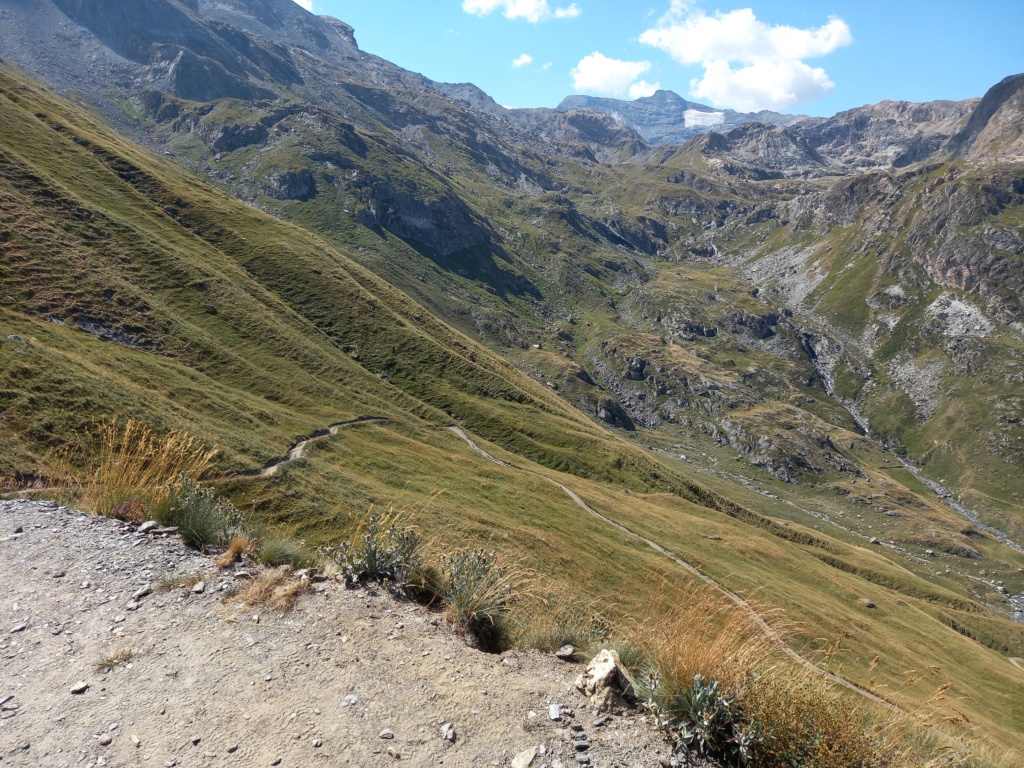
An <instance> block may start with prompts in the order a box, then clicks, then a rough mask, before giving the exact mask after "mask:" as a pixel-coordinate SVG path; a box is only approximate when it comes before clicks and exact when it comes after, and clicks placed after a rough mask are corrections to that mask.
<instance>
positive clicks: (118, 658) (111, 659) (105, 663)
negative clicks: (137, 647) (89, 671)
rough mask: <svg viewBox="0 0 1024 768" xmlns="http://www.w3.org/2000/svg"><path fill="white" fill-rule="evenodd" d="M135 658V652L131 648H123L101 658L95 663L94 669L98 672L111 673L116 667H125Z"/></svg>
mask: <svg viewBox="0 0 1024 768" xmlns="http://www.w3.org/2000/svg"><path fill="white" fill-rule="evenodd" d="M133 658H135V651H134V650H132V649H131V648H122V649H121V650H119V651H113V652H112V653H109V654H107V655H106V656H100V658H98V659H97V660H96V661H95V662H93V665H92V666H93V669H95V670H96V671H97V672H109V671H110V670H112V669H115V668H116V667H120V666H123V665H124V664H127V663H128V662H129V661H131V660H132V659H133Z"/></svg>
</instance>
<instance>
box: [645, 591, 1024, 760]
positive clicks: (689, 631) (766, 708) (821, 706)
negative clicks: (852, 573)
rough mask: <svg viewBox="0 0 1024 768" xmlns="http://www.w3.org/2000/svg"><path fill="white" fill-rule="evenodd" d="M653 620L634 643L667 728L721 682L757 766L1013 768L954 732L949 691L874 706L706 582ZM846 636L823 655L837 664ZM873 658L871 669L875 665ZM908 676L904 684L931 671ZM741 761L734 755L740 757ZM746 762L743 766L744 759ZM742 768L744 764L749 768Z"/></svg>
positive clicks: (779, 630)
mask: <svg viewBox="0 0 1024 768" xmlns="http://www.w3.org/2000/svg"><path fill="white" fill-rule="evenodd" d="M653 604H654V605H655V606H656V608H655V610H654V611H653V612H652V614H651V615H652V618H650V619H648V620H646V621H644V622H642V623H640V624H639V625H638V626H637V627H635V628H634V629H633V631H632V632H631V633H630V635H629V641H630V643H631V644H632V647H633V648H634V649H639V650H638V651H637V653H636V654H635V655H636V657H637V658H638V659H639V660H640V663H639V665H638V666H639V669H638V670H636V671H637V672H639V673H640V675H639V676H640V678H641V679H640V681H639V682H640V687H641V690H642V691H643V692H644V693H645V694H646V695H647V696H649V697H650V699H651V701H652V703H653V704H654V705H655V706H656V708H657V711H658V713H659V715H660V716H661V717H662V718H663V720H664V721H665V722H668V721H670V720H672V719H673V718H676V719H677V722H678V720H685V719H686V716H687V715H688V714H691V713H687V712H682V711H680V710H679V707H680V705H681V703H682V702H685V701H687V700H688V699H687V697H686V696H684V695H681V694H682V693H683V692H685V691H686V690H687V689H688V688H689V687H690V686H691V684H692V683H693V681H694V678H695V677H698V676H699V677H701V678H703V679H704V680H715V681H718V683H719V691H720V694H721V696H722V697H724V698H725V699H728V700H730V701H731V702H732V704H731V707H732V712H733V713H734V714H735V716H736V717H737V718H738V722H740V723H741V724H743V725H744V726H750V732H752V733H754V734H757V736H758V739H757V741H756V743H754V744H753V745H752V747H751V749H750V754H749V760H750V761H751V764H753V765H757V766H758V768H791V767H792V766H794V765H799V766H814V767H815V768H926V767H927V768H938V767H939V766H946V767H947V768H951V767H953V766H958V767H960V768H1009V766H1011V765H1019V764H1020V763H1019V762H1014V761H1015V760H1016V759H1017V756H1016V755H1015V753H1006V754H1003V753H998V752H996V751H994V750H992V749H990V748H989V747H988V746H987V745H985V744H984V743H981V744H978V743H973V742H970V743H969V742H967V741H964V740H963V739H962V738H960V739H958V738H955V737H952V736H950V733H951V731H950V728H954V729H955V728H957V727H958V726H963V725H964V724H965V721H966V718H965V717H964V715H963V714H962V713H961V712H960V711H959V710H958V709H957V707H956V702H954V701H950V700H949V699H948V698H947V689H948V685H938V686H937V687H936V689H935V691H934V694H933V695H932V696H931V698H929V699H928V700H926V701H925V702H924V703H923V704H922V705H921V706H919V707H917V708H915V709H914V710H913V711H905V710H901V709H898V708H896V707H893V706H890V705H887V704H884V703H879V702H873V701H870V700H867V699H865V698H862V697H860V696H857V695H855V694H852V693H851V692H850V691H849V690H847V689H845V688H843V687H841V686H839V685H837V684H835V683H834V682H832V681H831V680H830V679H829V678H828V677H827V676H825V675H824V674H822V673H821V670H820V669H818V668H816V667H815V668H811V667H807V666H800V665H798V664H796V663H794V662H793V661H792V659H789V658H788V657H786V656H785V655H784V654H783V652H782V651H781V649H780V647H779V644H778V638H779V637H781V636H783V635H784V634H785V631H786V629H787V628H786V626H785V624H784V623H783V622H781V621H780V618H779V617H778V616H777V615H776V616H773V615H771V614H770V613H769V614H767V615H766V614H764V613H762V614H761V617H762V618H764V619H766V621H767V623H768V624H769V626H770V627H771V630H772V634H771V635H770V634H768V633H766V632H765V631H764V628H763V627H762V626H761V625H760V623H759V622H758V621H757V618H756V617H755V616H754V615H752V614H751V613H750V612H749V611H747V610H743V609H741V608H739V607H738V606H736V605H734V604H732V603H731V602H729V601H728V600H726V599H725V598H724V597H723V596H722V595H720V594H719V593H718V592H717V591H716V590H715V589H714V588H712V587H709V586H701V587H690V588H689V589H688V590H687V592H686V594H685V597H684V599H683V600H681V601H678V602H673V604H672V605H671V606H668V607H666V605H665V601H663V600H660V599H658V600H655V601H653ZM841 643H842V639H840V641H838V642H837V643H836V644H834V645H833V646H832V647H830V648H828V649H826V650H825V651H823V652H822V653H821V654H820V658H818V659H816V661H817V662H818V666H819V667H822V668H826V669H827V668H829V667H831V666H834V665H835V663H836V660H837V658H838V656H839V654H840V652H841ZM877 661H878V660H877V659H875V660H874V661H873V662H872V668H874V665H875V664H876V663H877ZM935 673H936V672H935V670H929V669H926V670H924V671H921V672H918V671H911V672H908V673H907V674H906V679H905V682H904V687H907V688H909V687H911V686H914V685H917V684H918V683H920V682H922V681H924V680H926V679H927V678H928V677H929V676H932V675H934V674H935ZM734 759H735V757H734ZM741 762H742V761H741ZM744 764H745V763H744Z"/></svg>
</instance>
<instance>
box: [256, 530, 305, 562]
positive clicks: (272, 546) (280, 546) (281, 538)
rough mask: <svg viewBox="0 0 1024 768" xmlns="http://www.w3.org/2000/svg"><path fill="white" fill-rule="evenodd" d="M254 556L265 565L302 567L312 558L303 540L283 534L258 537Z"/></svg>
mask: <svg viewBox="0 0 1024 768" xmlns="http://www.w3.org/2000/svg"><path fill="white" fill-rule="evenodd" d="M253 557H254V559H255V560H256V562H258V563H262V564H263V565H267V566H271V567H276V566H279V565H290V566H292V567H293V568H301V567H303V566H305V565H307V564H308V563H309V562H310V559H311V558H310V557H309V554H308V553H307V552H306V547H305V545H304V544H303V542H301V541H298V540H297V539H293V538H292V537H291V536H286V535H283V534H274V535H270V536H264V537H263V538H260V539H257V540H256V542H255V545H254V546H253Z"/></svg>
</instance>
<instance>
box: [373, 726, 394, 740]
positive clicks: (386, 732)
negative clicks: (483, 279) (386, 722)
mask: <svg viewBox="0 0 1024 768" xmlns="http://www.w3.org/2000/svg"><path fill="white" fill-rule="evenodd" d="M377 736H379V737H380V738H382V739H393V738H395V734H394V733H393V732H392V731H391V729H390V728H385V729H384V730H383V731H381V732H380V733H378V734H377Z"/></svg>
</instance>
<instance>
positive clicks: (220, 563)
mask: <svg viewBox="0 0 1024 768" xmlns="http://www.w3.org/2000/svg"><path fill="white" fill-rule="evenodd" d="M253 543H254V542H253V540H252V539H250V538H249V537H248V536H234V537H232V539H231V541H229V542H228V548H227V549H226V550H224V554H222V555H221V556H220V557H218V558H217V561H216V563H217V567H218V568H227V567H228V566H230V565H232V564H233V563H236V562H238V561H239V560H241V559H242V555H244V554H245V553H246V552H248V551H249V549H250V548H251V547H252V546H253Z"/></svg>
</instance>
